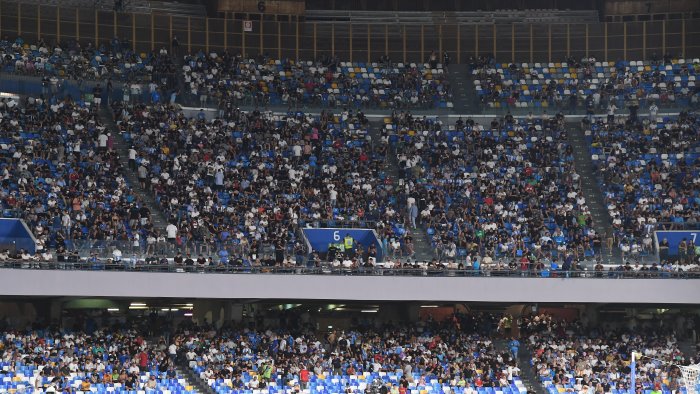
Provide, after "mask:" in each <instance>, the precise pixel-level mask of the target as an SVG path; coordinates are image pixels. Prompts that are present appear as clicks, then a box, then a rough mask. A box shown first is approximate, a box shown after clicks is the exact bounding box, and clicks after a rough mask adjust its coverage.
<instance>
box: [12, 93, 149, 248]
mask: <svg viewBox="0 0 700 394" xmlns="http://www.w3.org/2000/svg"><path fill="white" fill-rule="evenodd" d="M0 115H1V117H2V118H1V119H0V155H1V156H2V163H1V164H0V178H1V180H0V197H1V198H0V204H1V208H2V210H3V216H4V217H18V218H23V219H24V220H25V222H26V223H27V225H28V227H29V228H30V229H31V230H32V232H33V234H34V236H35V238H36V252H37V253H36V255H35V256H34V258H38V257H39V256H42V259H48V260H49V261H51V260H53V259H52V258H50V257H53V255H52V253H51V251H50V250H54V249H56V250H57V252H58V253H59V254H61V255H62V256H63V255H66V254H67V250H73V248H75V247H76V246H77V245H76V244H77V243H79V242H83V241H86V240H101V241H123V242H125V243H134V242H135V243H136V244H139V242H141V241H142V238H141V237H144V236H145V234H146V233H148V232H149V231H151V230H152V228H153V227H152V224H151V221H150V211H149V210H148V208H146V207H145V206H144V205H143V204H141V202H140V201H139V199H138V198H137V196H136V195H135V194H134V192H133V190H132V189H130V187H129V185H128V184H127V182H126V180H125V178H124V175H123V172H122V171H123V170H122V168H121V164H120V162H119V158H118V155H117V153H116V152H115V150H114V136H113V135H112V134H111V133H110V132H109V131H108V130H107V128H106V127H105V126H104V125H103V124H102V123H101V122H100V120H99V116H98V115H97V112H96V109H95V105H91V104H90V103H84V102H82V101H80V100H73V99H71V98H70V97H66V98H64V99H60V100H59V99H58V98H56V97H54V98H52V99H50V100H48V101H45V100H43V99H40V98H33V97H29V98H26V99H21V100H19V99H15V98H8V99H2V100H0ZM18 252H19V253H23V251H18ZM24 253H26V252H24Z"/></svg>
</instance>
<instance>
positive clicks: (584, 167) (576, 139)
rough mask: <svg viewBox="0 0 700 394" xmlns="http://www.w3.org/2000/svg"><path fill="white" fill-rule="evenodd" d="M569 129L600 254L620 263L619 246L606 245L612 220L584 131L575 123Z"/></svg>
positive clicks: (569, 137)
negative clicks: (598, 242) (597, 237)
mask: <svg viewBox="0 0 700 394" xmlns="http://www.w3.org/2000/svg"><path fill="white" fill-rule="evenodd" d="M568 129H569V133H568V139H569V143H570V144H571V147H572V148H573V150H574V161H575V165H576V172H577V173H578V174H579V175H580V176H581V189H582V191H583V195H584V197H585V198H586V203H587V204H588V208H589V209H590V211H591V216H593V226H594V228H595V231H596V232H597V233H598V235H599V236H600V238H601V242H602V245H601V249H602V251H601V252H602V253H601V252H599V253H601V254H602V257H603V260H604V261H605V260H607V261H608V262H610V261H611V260H614V261H619V260H620V259H621V256H622V255H621V253H620V250H619V248H618V247H617V245H613V247H612V250H610V249H609V248H608V247H607V245H606V242H607V239H608V238H609V237H611V236H612V234H613V228H612V225H611V223H612V220H611V218H610V214H609V213H608V209H607V207H606V205H605V200H604V198H603V192H602V190H601V188H600V184H599V179H600V178H599V177H598V176H597V174H596V172H595V168H594V166H593V161H592V159H591V155H590V149H589V146H588V142H587V141H586V136H585V134H584V130H583V129H582V128H581V127H580V125H579V124H574V123H571V124H570V127H569V128H568Z"/></svg>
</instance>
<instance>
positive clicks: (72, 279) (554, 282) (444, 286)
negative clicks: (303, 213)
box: [0, 269, 700, 304]
mask: <svg viewBox="0 0 700 394" xmlns="http://www.w3.org/2000/svg"><path fill="white" fill-rule="evenodd" d="M0 295H4V296H76V297H95V296H97V297H130V298H133V297H144V298H149V297H182V298H211V299H245V298H256V299H298V300H303V299H327V300H363V301H383V300H386V301H462V302H470V301H472V302H479V301H481V302H576V303H609V302H615V303H636V304H644V303H650V304H657V303H658V304H697V303H698V302H699V301H700V281H699V280H694V279H593V278H569V279H567V278H499V277H400V276H331V275H328V276H324V275H293V274H289V275H278V274H196V273H145V272H92V271H60V270H55V271H54V270H47V271H43V270H42V271H39V270H36V271H35V270H23V269H3V270H2V275H0Z"/></svg>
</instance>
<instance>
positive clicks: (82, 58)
mask: <svg viewBox="0 0 700 394" xmlns="http://www.w3.org/2000/svg"><path fill="white" fill-rule="evenodd" d="M0 54H1V55H2V61H3V71H4V72H8V73H17V74H21V75H32V76H45V77H47V78H49V77H55V78H72V79H75V80H83V79H84V80H104V81H106V80H109V79H113V80H114V81H121V82H132V81H138V82H143V81H158V82H161V81H162V80H164V79H165V80H167V82H168V83H169V84H171V85H172V84H173V81H172V77H173V75H174V65H173V63H172V58H171V57H170V56H168V53H167V51H166V50H165V49H161V50H159V51H154V52H151V53H136V52H134V51H132V50H131V49H130V44H129V43H128V42H121V41H119V39H117V38H114V39H112V40H111V41H110V42H109V45H106V44H102V45H100V46H99V47H97V48H96V47H94V46H92V45H91V44H88V45H87V46H86V47H84V48H83V47H81V46H80V44H79V43H77V42H76V41H71V42H67V43H65V44H64V45H63V46H57V47H55V48H51V47H50V46H49V45H48V44H47V43H45V42H43V41H39V42H37V43H31V44H30V43H26V42H25V41H24V40H23V39H22V38H21V37H18V38H16V39H15V40H14V41H8V40H2V41H0ZM169 79H170V80H169ZM51 83H52V84H54V85H55V84H56V81H51Z"/></svg>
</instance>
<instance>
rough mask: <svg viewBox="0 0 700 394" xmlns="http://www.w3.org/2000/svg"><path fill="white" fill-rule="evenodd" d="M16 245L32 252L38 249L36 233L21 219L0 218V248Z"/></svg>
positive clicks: (16, 248)
mask: <svg viewBox="0 0 700 394" xmlns="http://www.w3.org/2000/svg"><path fill="white" fill-rule="evenodd" d="M8 247H14V248H15V250H20V249H24V250H26V251H28V252H30V253H34V252H35V251H36V241H35V239H34V235H33V234H32V233H31V231H29V228H28V227H27V225H26V224H25V223H24V222H23V221H22V220H20V219H0V248H3V249H4V248H8Z"/></svg>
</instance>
